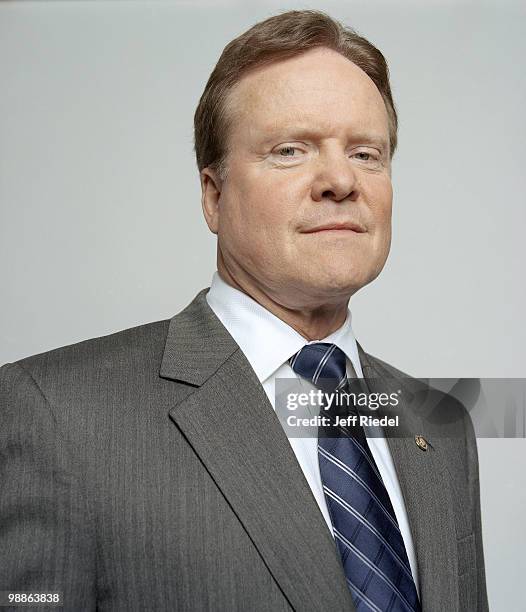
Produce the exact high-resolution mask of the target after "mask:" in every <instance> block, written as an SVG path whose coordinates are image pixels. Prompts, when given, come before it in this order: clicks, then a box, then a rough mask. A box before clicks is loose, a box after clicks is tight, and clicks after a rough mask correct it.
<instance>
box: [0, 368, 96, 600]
mask: <svg viewBox="0 0 526 612" xmlns="http://www.w3.org/2000/svg"><path fill="white" fill-rule="evenodd" d="M88 502H89V500H88V499H87V498H86V495H85V491H84V488H83V483H82V479H81V478H79V476H78V471H77V466H76V463H75V458H74V454H73V453H72V452H71V449H70V447H69V446H68V441H67V440H66V439H65V438H64V436H63V433H62V432H61V431H59V429H58V427H57V422H56V420H55V418H54V415H53V407H52V406H51V405H50V403H49V402H48V400H47V399H46V397H45V396H44V394H43V393H42V391H41V389H40V388H39V387H38V385H37V383H36V382H35V381H34V380H33V378H32V377H31V375H30V374H29V373H28V372H26V371H25V369H24V368H23V367H22V366H20V365H19V364H7V365H5V366H3V367H2V368H0V550H1V551H2V553H1V555H0V590H4V591H5V590H18V591H32V592H39V593H42V592H46V591H62V592H63V593H64V608H63V609H64V610H75V611H80V610H93V609H94V608H95V580H96V571H95V559H96V557H95V552H94V549H95V537H94V534H93V531H92V523H91V521H90V516H89V506H88ZM26 609H27V608H26ZM35 609H37V608H35ZM40 609H41V608H40Z"/></svg>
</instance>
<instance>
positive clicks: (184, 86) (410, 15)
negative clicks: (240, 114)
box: [0, 0, 526, 611]
mask: <svg viewBox="0 0 526 612" xmlns="http://www.w3.org/2000/svg"><path fill="white" fill-rule="evenodd" d="M290 8H316V9H320V10H324V11H326V12H328V13H329V14H330V15H332V16H334V17H336V18H338V19H340V20H342V21H343V22H344V23H346V24H348V25H350V26H352V27H354V28H355V29H357V30H358V32H359V33H361V34H363V35H364V36H365V37H367V38H369V39H370V40H371V41H372V42H373V43H374V44H376V45H377V46H378V47H379V48H380V49H381V50H382V52H383V53H384V54H385V56H386V57H387V59H388V62H389V66H390V71H391V78H392V88H393V95H394V99H395V102H396V104H397V108H398V112H399V115H400V145H399V149H398V151H397V153H396V155H395V158H394V161H393V184H394V194H395V196H394V211H393V245H392V251H391V256H390V259H389V261H388V264H387V266H386V268H385V270H384V272H383V273H382V274H381V276H380V277H379V278H378V279H377V280H376V281H375V282H374V283H373V284H371V285H370V286H368V287H366V288H365V289H363V290H362V291H361V292H360V293H359V294H358V295H357V296H355V297H354V298H353V299H352V301H351V307H352V311H353V328H354V331H355V334H356V335H357V337H358V339H359V340H360V342H361V343H362V344H363V346H364V348H365V349H366V350H367V351H368V352H370V353H372V354H373V355H376V356H378V357H380V358H382V359H384V360H386V361H388V362H390V363H392V364H393V365H395V366H397V367H398V368H400V369H402V370H404V371H406V372H408V373H410V374H413V375H416V376H425V377H525V376H526V360H525V357H526V325H524V319H523V317H524V312H526V299H525V288H524V261H525V247H524V240H523V234H524V224H525V217H526V213H525V210H526V209H525V204H526V202H525V196H524V193H525V191H526V179H525V177H526V174H525V173H524V166H525V163H526V156H525V152H524V151H525V145H524V143H525V142H526V133H525V132H526V130H525V122H524V109H525V108H526V95H525V94H526V86H525V77H524V57H525V56H526V36H525V34H526V32H525V27H524V24H525V17H526V11H525V8H524V3H523V2H518V1H517V2H502V1H498V2H497V0H495V1H494V2H459V1H455V2H453V1H451V2H440V1H438V0H437V1H434V2H416V0H414V1H403V0H399V1H398V2H388V1H387V0H385V2H380V1H376V0H367V1H360V2H359V1H352V0H346V1H340V2H318V3H296V2H294V3H293V2H279V3H278V2H270V1H268V2H258V3H257V2H251V3H245V2H241V1H240V2H220V1H219V2H199V1H196V0H192V1H190V0H188V1H187V2H168V1H166V2H124V1H122V2H106V1H99V2H97V1H93V2H81V1H79V2H75V1H64V2H22V1H20V2H16V1H14V2H2V3H1V4H0V202H1V209H0V223H1V225H0V256H1V259H2V262H3V274H2V284H1V287H2V295H1V301H0V307H1V319H0V363H4V362H7V361H14V360H16V359H20V358H22V357H24V356H27V355H30V354H34V353H38V352H42V351H45V350H49V349H52V348H55V347H58V346H61V345H65V344H71V343H73V342H77V341H80V340H83V339H86V338H90V337H94V336H101V335H105V334H109V333H111V332H115V331H118V330H120V329H124V328H126V327H132V326H135V325H139V324H141V323H145V322H149V321H154V320H158V319H164V318H169V317H171V316H173V315H174V314H175V313H176V312H178V311H179V310H181V308H183V307H184V306H186V304H188V302H189V301H190V300H191V299H192V298H193V296H194V295H195V294H196V293H197V291H198V290H200V289H202V288H203V287H206V286H208V285H209V284H210V279H211V275H212V273H213V271H214V270H215V250H216V246H215V236H213V235H212V234H210V233H209V231H208V228H207V226H206V224H205V221H204V219H203V216H202V213H201V206H200V189H199V180H198V174H197V170H196V166H195V159H194V155H193V142H192V128H193V113H194V110H195V107H196V105H197V102H198V100H199V97H200V95H201V93H202V90H203V88H204V85H205V83H206V80H207V78H208V76H209V74H210V72H211V70H212V68H213V66H214V65H215V62H216V61H217V58H218V57H219V54H220V52H221V50H222V49H223V47H224V46H225V44H226V43H227V42H228V41H229V40H231V39H232V38H233V37H235V36H236V35H238V34H240V33H241V32H242V31H244V30H245V29H247V28H248V27H249V26H251V25H252V24H253V23H255V22H256V21H258V20H260V19H263V18H265V17H267V16H270V15H271V14H274V13H276V12H279V11H283V10H286V9H290ZM525 450H526V444H525V441H524V440H511V439H507V440H502V439H501V440H499V439H484V440H479V454H480V471H481V490H482V513H483V527H484V545H485V554H486V572H487V583H488V592H489V598H490V607H491V609H492V610H496V611H501V610H505V611H508V610H519V609H523V608H522V606H523V605H524V597H523V593H522V591H523V588H522V583H523V580H524V576H525V575H526V561H525V559H526V557H525V555H524V553H523V551H524V549H525V547H526V528H525V526H524V514H525V512H526V477H525V475H524V471H525V470H524V464H525V461H524V459H525V454H526V453H525Z"/></svg>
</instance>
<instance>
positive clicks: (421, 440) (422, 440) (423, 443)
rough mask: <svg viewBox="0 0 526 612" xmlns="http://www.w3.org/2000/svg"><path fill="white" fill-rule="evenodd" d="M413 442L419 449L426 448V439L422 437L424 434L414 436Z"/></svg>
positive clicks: (424, 449)
mask: <svg viewBox="0 0 526 612" xmlns="http://www.w3.org/2000/svg"><path fill="white" fill-rule="evenodd" d="M415 442H416V445H417V446H418V448H419V449H420V450H423V451H426V450H427V440H426V439H425V438H424V436H415Z"/></svg>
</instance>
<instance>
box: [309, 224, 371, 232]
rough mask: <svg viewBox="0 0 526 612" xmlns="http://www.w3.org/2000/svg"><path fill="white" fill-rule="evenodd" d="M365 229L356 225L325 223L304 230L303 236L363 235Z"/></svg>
mask: <svg viewBox="0 0 526 612" xmlns="http://www.w3.org/2000/svg"><path fill="white" fill-rule="evenodd" d="M365 231H366V230H365V228H364V227H363V226H362V225H360V224H358V223H351V222H348V223H327V224H325V225H319V226H316V227H312V228H310V229H308V230H305V231H304V232H302V233H304V234H318V233H321V232H331V233H336V232H339V233H342V234H349V233H351V234H364V233H365Z"/></svg>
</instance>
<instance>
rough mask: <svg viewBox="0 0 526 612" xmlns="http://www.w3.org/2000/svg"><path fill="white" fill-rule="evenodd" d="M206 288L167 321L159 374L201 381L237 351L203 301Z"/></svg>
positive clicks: (234, 343)
mask: <svg viewBox="0 0 526 612" xmlns="http://www.w3.org/2000/svg"><path fill="white" fill-rule="evenodd" d="M208 289H209V288H208V287H206V288H205V289H202V290H201V291H200V292H199V293H198V294H197V295H196V296H195V298H194V299H193V300H192V301H191V302H190V304H188V306H187V307H186V308H185V309H184V310H182V311H181V312H180V313H179V314H177V315H175V316H174V317H173V318H172V319H171V320H170V325H169V327H168V335H167V338H166V344H165V348H164V354H163V359H162V362H161V368H160V376H161V377H162V378H169V379H172V380H180V381H182V382H186V383H189V384H191V385H194V386H200V385H202V384H204V383H205V382H206V381H207V380H208V379H209V378H210V376H212V375H213V374H214V373H215V372H217V370H218V369H219V368H220V366H221V365H223V363H224V362H225V361H226V360H227V359H228V358H229V357H230V356H231V355H232V354H233V353H235V352H236V351H237V350H239V346H238V345H237V344H236V342H235V340H234V339H233V338H232V336H231V335H230V334H229V333H228V332H227V331H226V329H225V328H224V326H223V325H222V324H221V321H219V319H218V318H217V317H216V315H215V314H214V313H213V311H212V309H211V308H210V306H209V305H208V303H207V301H206V294H207V292H208Z"/></svg>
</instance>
